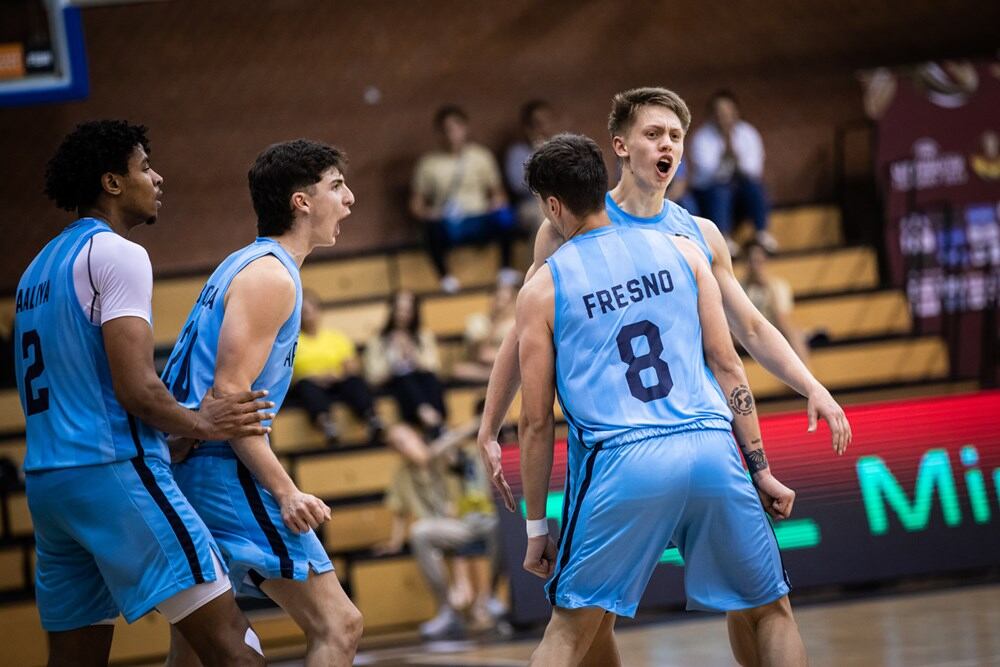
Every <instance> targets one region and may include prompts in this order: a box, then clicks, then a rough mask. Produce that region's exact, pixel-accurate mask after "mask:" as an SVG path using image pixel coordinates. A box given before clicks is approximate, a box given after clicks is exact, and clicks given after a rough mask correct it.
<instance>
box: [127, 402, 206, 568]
mask: <svg viewBox="0 0 1000 667" xmlns="http://www.w3.org/2000/svg"><path fill="white" fill-rule="evenodd" d="M128 428H129V431H131V433H132V442H133V443H135V451H136V452H137V453H136V456H135V458H133V459H132V467H133V468H135V472H136V474H137V475H138V476H139V479H140V480H142V485H143V486H145V487H146V491H148V492H149V495H150V496H152V498H153V502H155V503H156V505H157V507H159V508H160V511H161V512H163V515H164V516H165V517H167V522H168V523H169V524H170V528H171V529H173V531H174V536H175V537H176V538H177V541H178V542H180V544H181V548H182V549H183V550H184V557H185V558H186V559H187V562H188V567H189V568H191V574H192V575H193V576H194V583H196V584H203V583H205V576H204V574H203V573H202V571H201V563H200V562H199V561H198V550H197V549H196V548H195V546H194V540H192V539H191V533H189V532H188V529H187V526H185V525H184V521H183V520H182V519H181V517H180V515H179V514H178V513H177V509H176V508H175V507H174V506H173V505H171V504H170V501H169V500H168V499H167V495H166V494H165V493H164V492H163V489H161V488H160V486H159V484H157V483H156V476H155V475H153V471H152V470H151V469H150V468H149V466H148V465H146V459H145V458H143V455H144V453H143V449H142V443H141V442H140V441H139V434H138V432H137V431H136V426H135V417H133V416H132V415H129V416H128Z"/></svg>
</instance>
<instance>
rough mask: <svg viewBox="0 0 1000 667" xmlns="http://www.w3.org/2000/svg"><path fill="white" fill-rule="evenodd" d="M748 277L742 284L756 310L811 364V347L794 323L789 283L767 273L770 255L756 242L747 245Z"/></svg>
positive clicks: (796, 352) (803, 359)
mask: <svg viewBox="0 0 1000 667" xmlns="http://www.w3.org/2000/svg"><path fill="white" fill-rule="evenodd" d="M745 250H746V253H747V275H746V278H744V280H743V289H744V290H746V293H747V296H748V297H750V301H752V302H753V305H755V306H756V307H757V310H759V311H760V312H761V314H762V315H763V316H764V317H766V318H767V320H768V321H769V322H770V323H771V324H773V325H774V326H775V327H776V328H777V329H778V331H780V332H781V334H782V335H783V336H784V337H785V338H787V339H788V342H789V344H790V345H791V346H792V349H793V350H795V354H797V355H799V358H800V359H802V361H803V362H804V363H806V364H808V363H809V346H808V344H807V343H806V338H805V335H804V334H803V333H802V331H801V330H800V329H799V328H798V327H796V326H795V323H794V322H793V321H792V307H793V305H794V297H793V295H792V288H791V285H789V284H788V281H786V280H784V279H783V278H779V277H778V276H775V275H771V273H770V272H769V271H768V256H769V254H768V251H767V248H765V247H764V246H763V245H762V244H760V243H758V242H757V241H751V242H750V243H748V244H747V245H746V248H745Z"/></svg>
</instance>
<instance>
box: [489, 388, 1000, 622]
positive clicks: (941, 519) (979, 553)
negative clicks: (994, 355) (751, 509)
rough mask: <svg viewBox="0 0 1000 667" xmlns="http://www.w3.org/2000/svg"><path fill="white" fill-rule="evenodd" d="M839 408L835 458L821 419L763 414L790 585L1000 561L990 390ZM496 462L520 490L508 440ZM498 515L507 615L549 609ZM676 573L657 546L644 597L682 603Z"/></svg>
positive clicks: (996, 415) (514, 535)
mask: <svg viewBox="0 0 1000 667" xmlns="http://www.w3.org/2000/svg"><path fill="white" fill-rule="evenodd" d="M847 414H848V417H849V419H850V420H851V427H852V429H853V431H854V443H853V444H852V445H851V447H850V449H849V450H848V452H847V454H845V455H844V456H841V457H838V456H836V455H835V454H834V453H833V452H832V450H831V449H830V439H829V432H828V431H826V429H825V427H821V428H820V430H819V432H817V433H815V434H809V433H807V432H806V419H805V414H804V413H794V414H785V415H776V416H770V417H766V418H764V419H762V420H761V428H762V431H763V434H764V445H765V447H766V449H767V454H768V458H769V459H770V462H771V467H772V470H773V471H774V474H775V475H776V476H777V477H778V478H779V479H780V480H781V481H782V482H784V483H785V484H787V485H788V486H790V487H791V488H793V489H794V490H795V491H796V493H797V497H796V502H795V508H794V513H793V515H792V517H791V518H789V519H788V520H786V521H781V522H778V523H776V524H775V526H774V528H775V534H776V536H777V538H778V544H779V546H780V548H781V550H782V557H783V560H784V562H785V567H786V569H787V570H788V574H789V576H790V578H791V581H792V583H793V585H794V586H795V587H799V588H805V587H811V586H822V585H829V584H837V583H861V582H867V581H879V580H885V579H892V578H898V577H901V576H906V575H913V574H922V573H941V572H954V571H960V570H965V569H970V568H981V567H989V566H996V565H1000V391H997V392H981V393H976V394H968V395H963V396H956V397H947V398H933V399H921V400H912V401H896V402H889V403H878V404H872V405H865V406H855V407H851V408H849V409H848V410H847ZM733 446H734V447H735V446H736V445H735V443H734V445H733ZM555 461H556V463H555V466H554V470H553V478H552V483H551V491H550V497H549V515H550V518H552V519H555V520H556V521H558V520H559V518H560V509H561V503H562V496H561V492H562V483H563V475H564V470H565V461H566V443H565V441H563V442H560V443H558V444H557V447H556V457H555ZM503 464H504V471H505V475H506V476H507V479H508V481H509V482H510V483H511V487H512V488H513V489H514V492H515V496H517V497H519V496H520V490H521V488H520V473H519V469H518V468H519V464H518V450H517V448H516V447H510V448H506V449H505V450H504V454H503ZM623 483H627V480H623ZM502 514H503V515H505V516H504V517H503V520H502V525H503V530H504V541H505V546H504V551H505V555H506V557H507V563H508V571H509V572H510V573H511V582H512V589H513V591H512V592H513V597H514V600H515V610H514V613H515V618H516V620H520V621H524V622H528V621H532V620H539V619H541V618H544V617H546V616H547V614H548V608H547V607H546V603H545V600H544V596H542V595H541V582H540V580H538V579H537V578H535V577H534V576H532V575H527V576H520V573H522V570H521V561H522V559H523V556H524V552H523V546H524V523H523V516H521V515H513V514H509V513H507V512H502ZM682 578H683V559H682V558H681V557H680V554H678V553H677V552H676V550H675V549H667V550H666V551H665V552H664V555H663V557H662V558H661V566H660V567H659V568H658V569H657V572H656V574H654V577H653V580H652V581H651V582H650V586H649V588H648V589H647V592H646V597H644V598H643V605H644V606H646V607H656V606H674V605H678V604H680V603H681V602H682V601H683V579H682ZM518 605H521V607H520V609H518Z"/></svg>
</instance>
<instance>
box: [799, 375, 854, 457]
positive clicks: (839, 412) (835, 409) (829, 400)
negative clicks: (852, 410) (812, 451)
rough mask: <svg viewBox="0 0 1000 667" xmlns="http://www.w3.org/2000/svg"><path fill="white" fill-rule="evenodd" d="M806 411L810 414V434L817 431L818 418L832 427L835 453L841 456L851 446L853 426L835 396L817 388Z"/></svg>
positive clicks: (810, 397)
mask: <svg viewBox="0 0 1000 667" xmlns="http://www.w3.org/2000/svg"><path fill="white" fill-rule="evenodd" d="M808 398H809V403H808V405H807V406H806V410H807V412H808V414H809V432H810V433H813V432H815V431H816V422H817V418H819V419H823V420H824V421H825V422H826V423H827V424H829V425H830V435H831V436H832V440H833V451H835V452H837V455H838V456H840V455H841V454H843V453H844V452H846V451H847V446H848V445H849V444H851V425H850V423H849V422H848V421H847V416H846V415H845V414H844V409H843V408H842V407H840V406H839V405H838V404H837V401H835V400H833V396H831V395H830V392H828V391H827V390H826V388H825V387H817V388H816V390H814V391H813V392H812V393H811V394H809V397H808Z"/></svg>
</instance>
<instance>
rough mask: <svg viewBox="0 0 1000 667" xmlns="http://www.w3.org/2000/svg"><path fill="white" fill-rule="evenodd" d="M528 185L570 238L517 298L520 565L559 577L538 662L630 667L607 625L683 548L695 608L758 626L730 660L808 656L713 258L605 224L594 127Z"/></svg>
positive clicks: (554, 145) (541, 161)
mask: <svg viewBox="0 0 1000 667" xmlns="http://www.w3.org/2000/svg"><path fill="white" fill-rule="evenodd" d="M525 180H526V182H527V184H528V186H529V187H530V188H531V190H532V191H533V192H535V193H536V195H537V196H538V198H539V200H540V203H541V205H542V210H543V211H544V213H545V215H546V218H548V220H549V221H550V224H551V225H552V226H553V227H554V228H555V229H556V230H557V231H558V232H559V233H560V236H561V237H562V238H564V239H567V240H566V242H565V243H564V244H563V246H562V247H560V248H559V249H558V250H557V251H556V252H555V253H554V254H553V255H552V256H550V257H549V258H548V259H547V260H546V262H545V264H544V265H542V266H540V267H539V269H538V271H537V272H536V274H535V275H534V276H533V277H532V278H531V280H530V281H529V282H528V283H527V284H526V285H525V286H524V288H523V289H522V290H521V294H520V295H519V296H518V300H517V324H516V326H517V330H518V339H519V360H520V364H521V367H522V368H531V369H532V372H531V373H526V374H524V377H523V387H522V398H523V400H522V408H521V409H522V427H523V428H522V430H521V432H520V444H521V475H522V479H523V483H524V497H525V501H526V503H527V513H528V522H527V530H528V537H529V539H528V546H527V552H526V555H525V560H524V567H525V569H527V570H528V571H530V572H533V573H535V574H537V575H538V576H541V577H544V578H549V577H551V578H549V582H548V584H547V587H546V589H547V594H548V597H549V600H550V602H551V603H552V605H553V607H554V609H553V613H552V619H551V621H550V622H549V625H548V627H547V628H546V631H545V636H544V638H543V640H542V643H541V645H540V646H539V647H538V649H537V650H536V652H535V654H534V656H533V657H532V664H534V665H545V666H546V667H550V666H557V665H577V664H580V663H581V661H585V664H592V665H617V664H620V663H621V661H620V658H619V656H618V653H617V650H616V647H615V644H614V642H613V641H603V642H600V643H599V644H598V645H596V646H592V643H593V641H594V639H595V637H596V636H597V635H598V634H599V631H600V629H601V628H602V626H603V627H604V628H605V632H607V633H608V634H611V632H610V629H611V628H613V625H614V621H615V618H616V617H617V616H618V615H625V616H633V615H634V614H635V610H636V607H637V605H638V602H639V599H640V598H641V597H642V593H643V590H644V588H645V586H646V584H647V582H648V581H649V578H650V576H651V575H652V573H653V569H654V568H655V567H656V565H657V562H658V560H659V558H660V555H661V554H662V553H663V550H664V549H665V548H666V547H667V546H668V544H669V543H673V544H676V545H677V547H678V549H679V550H680V553H681V555H682V556H683V557H684V561H685V590H686V592H687V597H688V608H690V609H701V610H707V611H725V612H728V613H729V615H730V617H731V618H732V619H733V621H734V622H737V621H738V622H745V623H748V624H750V626H751V631H750V633H749V634H748V636H747V637H745V639H747V640H748V641H745V642H743V643H738V644H737V643H734V646H733V648H734V653H735V655H736V658H737V660H739V661H740V662H741V663H742V664H754V665H756V664H765V665H804V664H805V661H806V658H805V648H804V647H803V645H802V641H801V639H800V638H799V634H798V629H797V627H796V624H795V621H794V619H793V617H792V613H791V607H790V605H789V602H788V597H787V593H788V584H787V582H786V580H785V576H784V570H783V568H782V564H781V558H780V555H779V553H778V545H777V542H776V541H775V538H774V533H773V531H772V530H771V527H770V525H769V523H768V520H767V516H766V515H765V512H764V509H762V507H761V502H760V500H758V492H759V493H760V497H761V499H763V500H764V501H765V507H766V508H767V510H768V511H769V512H771V513H772V514H774V515H776V516H779V517H785V516H788V514H789V513H790V511H791V506H792V502H793V500H794V494H792V493H791V492H790V491H789V490H788V489H787V488H785V487H784V486H783V485H781V484H780V483H779V482H778V481H777V480H776V479H775V478H774V477H773V476H772V475H771V473H770V469H769V467H768V463H767V457H766V456H765V455H764V450H763V445H762V442H761V434H760V427H759V424H758V422H757V413H756V410H755V408H754V400H753V396H752V395H751V393H750V389H749V387H748V384H747V379H746V374H745V373H744V371H743V365H742V364H741V363H740V359H739V356H738V355H737V354H736V350H735V349H734V348H733V343H732V340H731V338H730V334H729V327H728V325H727V323H726V319H725V314H724V311H723V307H722V299H721V296H720V293H719V288H718V285H717V283H716V281H715V278H714V277H713V276H712V273H711V270H710V269H709V266H708V263H707V261H706V260H705V258H704V253H703V251H702V250H701V249H700V248H698V246H697V245H696V244H695V243H693V242H691V241H688V240H686V239H683V238H680V237H678V236H672V235H667V234H664V233H662V232H660V231H657V230H655V229H649V228H645V229H643V228H635V227H628V226H623V225H611V221H610V220H609V218H608V215H607V213H606V211H605V207H604V188H605V187H606V186H605V184H606V183H607V172H606V171H605V167H604V160H603V157H602V155H601V151H600V149H599V148H598V147H597V145H596V144H595V143H594V142H593V141H591V140H590V139H588V138H586V137H582V136H579V135H565V134H564V135H558V136H557V137H555V138H553V139H552V140H550V141H548V142H546V143H545V144H543V145H542V147H541V148H539V149H538V151H537V152H536V153H535V154H534V155H532V157H531V158H530V159H529V160H528V162H527V165H526V169H525ZM709 369H711V372H710V371H709ZM556 387H558V397H559V401H560V403H561V405H562V408H563V412H564V414H565V415H566V421H567V422H568V425H569V428H570V439H569V452H568V457H569V458H568V472H567V479H566V496H565V497H566V505H565V507H564V511H563V516H564V526H563V529H562V530H563V533H562V536H561V538H560V544H559V548H558V555H557V553H556V544H555V542H554V541H553V540H552V539H551V538H550V537H549V536H548V535H547V532H548V524H547V521H546V519H545V505H546V497H547V495H548V484H549V476H550V474H551V470H552V447H553V415H552V403H553V399H554V394H555V390H556ZM727 398H728V406H727ZM733 431H735V435H736V441H737V442H738V443H739V448H740V449H741V450H742V452H743V457H744V458H745V459H746V462H747V466H748V469H749V472H750V474H751V475H752V479H753V481H752V483H751V480H750V479H748V478H747V476H746V475H745V474H744V471H743V466H742V463H741V461H740V454H739V453H738V452H737V449H736V446H735V444H734V442H733V435H732V433H733ZM754 486H756V487H757V489H758V491H757V492H755V490H754ZM612 636H613V635H612Z"/></svg>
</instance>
